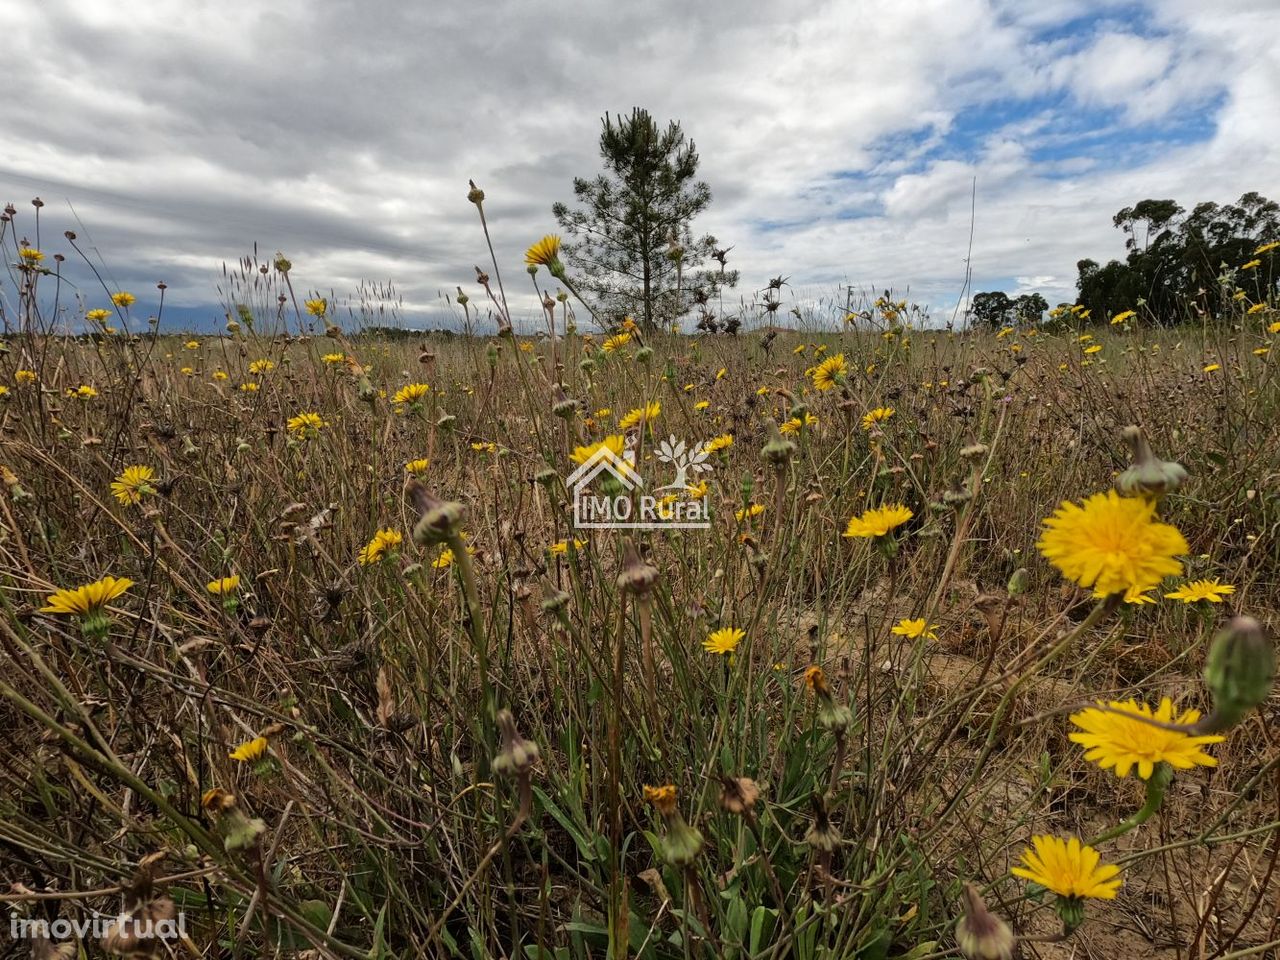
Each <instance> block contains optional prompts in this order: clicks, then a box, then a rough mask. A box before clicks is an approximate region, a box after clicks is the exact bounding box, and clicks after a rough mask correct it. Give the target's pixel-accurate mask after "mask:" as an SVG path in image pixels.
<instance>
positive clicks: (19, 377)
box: [13, 370, 39, 383]
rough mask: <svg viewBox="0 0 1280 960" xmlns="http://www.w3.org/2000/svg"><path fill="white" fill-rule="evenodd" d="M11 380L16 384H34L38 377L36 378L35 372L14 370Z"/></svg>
mask: <svg viewBox="0 0 1280 960" xmlns="http://www.w3.org/2000/svg"><path fill="white" fill-rule="evenodd" d="M13 379H14V380H15V381H16V382H17V383H35V382H36V380H38V379H39V377H37V376H36V372H35V371H34V370H15V371H14V373H13Z"/></svg>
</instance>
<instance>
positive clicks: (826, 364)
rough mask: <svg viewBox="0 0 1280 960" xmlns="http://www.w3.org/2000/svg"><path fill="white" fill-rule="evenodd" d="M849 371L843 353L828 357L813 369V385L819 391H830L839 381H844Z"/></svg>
mask: <svg viewBox="0 0 1280 960" xmlns="http://www.w3.org/2000/svg"><path fill="white" fill-rule="evenodd" d="M848 369H849V368H848V365H847V364H846V363H845V362H844V354H843V353H837V354H836V355H835V356H833V357H827V359H825V360H823V361H822V362H821V363H820V364H818V365H817V366H816V367H814V368H813V385H814V387H815V388H817V389H818V390H830V389H831V388H832V387H834V386H835V385H836V383H837V382H838V381H840V380H843V379H844V375H845V373H847V372H848Z"/></svg>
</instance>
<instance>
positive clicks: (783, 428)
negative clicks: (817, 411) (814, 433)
mask: <svg viewBox="0 0 1280 960" xmlns="http://www.w3.org/2000/svg"><path fill="white" fill-rule="evenodd" d="M817 423H818V418H817V417H815V416H814V415H813V414H812V413H806V414H805V415H804V420H803V421H801V419H800V418H799V417H792V418H791V419H790V420H787V421H786V422H784V423H781V424H779V425H778V432H779V433H781V434H784V435H785V434H788V433H799V432H800V428H801V427H813V426H817Z"/></svg>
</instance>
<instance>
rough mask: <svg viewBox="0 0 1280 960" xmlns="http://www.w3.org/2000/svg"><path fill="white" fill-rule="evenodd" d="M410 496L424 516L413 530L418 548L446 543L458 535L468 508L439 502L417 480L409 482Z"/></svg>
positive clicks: (443, 501)
mask: <svg viewBox="0 0 1280 960" xmlns="http://www.w3.org/2000/svg"><path fill="white" fill-rule="evenodd" d="M408 489H409V495H410V497H412V499H413V502H414V505H415V506H416V507H417V508H418V510H419V512H420V513H421V514H422V516H421V518H420V519H419V520H418V522H417V523H416V524H415V525H414V528H413V542H414V543H416V544H417V545H418V546H420V547H422V546H430V545H432V544H437V543H444V542H445V541H446V540H449V539H451V538H453V537H456V536H457V535H458V529H459V527H460V525H461V523H462V517H463V515H464V514H465V513H466V508H465V507H464V506H463V505H462V504H460V503H456V502H453V501H445V500H438V499H436V498H435V497H433V496H432V495H431V494H430V493H429V492H428V491H427V488H426V487H424V486H423V485H422V484H420V483H419V482H418V481H416V480H411V481H410V482H409V488H408Z"/></svg>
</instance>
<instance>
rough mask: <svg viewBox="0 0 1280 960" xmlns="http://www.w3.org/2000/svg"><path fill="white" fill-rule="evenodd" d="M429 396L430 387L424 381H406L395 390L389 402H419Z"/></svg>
mask: <svg viewBox="0 0 1280 960" xmlns="http://www.w3.org/2000/svg"><path fill="white" fill-rule="evenodd" d="M429 396H431V388H430V387H429V386H427V385H426V384H425V383H407V384H405V385H404V386H403V387H401V388H400V389H399V390H397V391H396V395H395V396H394V397H392V398H391V402H392V403H398V404H405V403H419V402H421V401H422V400H423V399H425V398H426V397H429Z"/></svg>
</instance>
